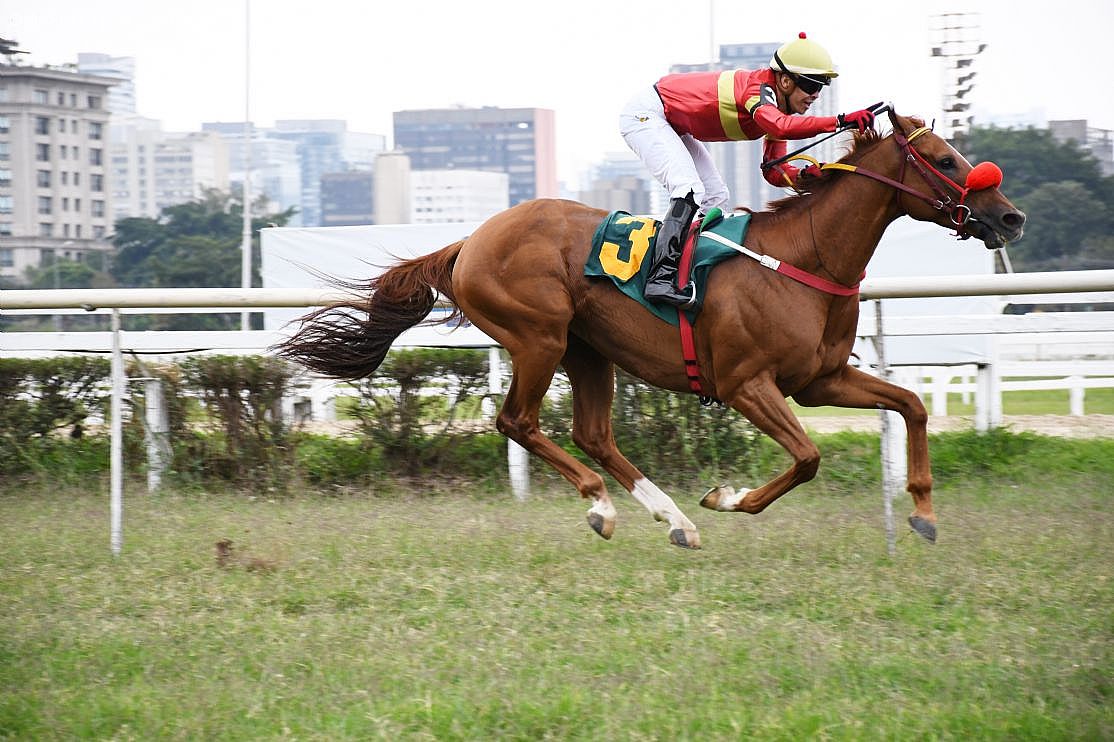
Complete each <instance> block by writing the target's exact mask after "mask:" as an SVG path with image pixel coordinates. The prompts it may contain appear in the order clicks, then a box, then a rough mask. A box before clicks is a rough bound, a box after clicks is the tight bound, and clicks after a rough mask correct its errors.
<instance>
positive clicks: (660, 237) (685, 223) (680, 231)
mask: <svg viewBox="0 0 1114 742" xmlns="http://www.w3.org/2000/svg"><path fill="white" fill-rule="evenodd" d="M695 217H696V201H695V199H694V198H693V194H692V192H691V191H690V192H689V193H688V194H686V195H685V197H684V198H674V199H670V201H669V211H668V212H667V213H666V215H665V219H664V220H663V221H662V223H661V228H659V229H658V232H657V235H656V237H655V238H654V259H653V263H652V264H651V266H650V275H649V277H648V278H647V279H646V286H645V287H644V288H643V290H642V295H643V296H644V297H646V300H647V301H652V302H662V303H666V304H672V305H673V306H677V307H687V306H691V305H693V304H695V303H696V283H695V282H692V281H689V283H688V285H686V286H684V287H680V286H678V285H677V266H678V265H679V263H680V262H681V253H683V252H684V248H685V237H686V236H687V235H688V230H689V227H690V226H691V224H692V220H693V219H694V218H695Z"/></svg>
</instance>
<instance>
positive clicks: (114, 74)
mask: <svg viewBox="0 0 1114 742" xmlns="http://www.w3.org/2000/svg"><path fill="white" fill-rule="evenodd" d="M77 71H78V72H81V73H82V74H86V75H97V76H98V77H108V78H112V79H113V80H115V81H116V82H115V83H114V84H113V85H112V88H111V89H110V90H109V92H108V106H107V107H108V112H109V114H111V115H112V116H113V117H114V118H115V117H116V116H129V115H135V113H136V107H135V57H114V56H112V55H111V54H100V53H97V52H82V53H80V54H78V55H77ZM113 123H115V121H113Z"/></svg>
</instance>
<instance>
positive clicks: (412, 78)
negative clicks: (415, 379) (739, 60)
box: [0, 0, 1114, 187]
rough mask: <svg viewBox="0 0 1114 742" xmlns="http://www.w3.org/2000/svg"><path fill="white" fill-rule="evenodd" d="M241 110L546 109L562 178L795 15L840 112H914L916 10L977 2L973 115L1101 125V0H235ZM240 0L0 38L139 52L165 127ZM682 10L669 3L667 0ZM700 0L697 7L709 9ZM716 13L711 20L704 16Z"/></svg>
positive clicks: (41, 3)
mask: <svg viewBox="0 0 1114 742" xmlns="http://www.w3.org/2000/svg"><path fill="white" fill-rule="evenodd" d="M250 3H251V6H250V7H251V13H250V16H251V22H250V40H251V41H250V49H251V55H250V58H251V74H250V83H251V85H250V88H251V92H250V107H251V114H252V118H253V119H254V120H255V121H256V122H257V124H259V125H262V126H267V125H270V124H272V123H273V122H274V121H275V120H276V119H297V118H334V119H344V120H347V121H348V122H349V128H350V129H351V130H354V131H366V132H372V133H378V134H384V135H386V136H387V137H388V140H389V139H390V136H391V112H392V111H397V110H402V109H412V108H442V107H448V106H453V105H457V104H460V105H465V106H484V105H491V106H500V107H504V108H510V107H520V106H522V107H538V108H550V109H553V110H555V111H556V115H557V150H558V161H559V170H560V177H561V178H562V179H563V180H565V181H567V182H569V183H570V184H571V185H573V186H574V187H575V184H576V182H577V178H578V175H579V171H580V170H581V169H582V168H584V167H586V166H587V165H589V164H590V163H591V162H593V161H595V160H598V159H599V158H600V157H601V156H602V155H603V154H604V153H606V152H610V151H624V150H625V145H624V144H623V141H622V139H621V138H620V137H619V135H618V133H617V121H616V119H617V116H618V111H619V108H620V107H621V106H622V104H623V103H624V102H625V101H626V99H627V98H629V97H630V95H631V94H632V93H633V92H634V91H635V90H636V89H638V88H640V87H642V86H646V85H649V84H651V83H652V82H653V81H655V80H656V79H657V78H658V77H660V76H661V75H662V74H664V73H666V72H667V71H668V68H669V65H670V64H672V63H677V62H704V61H707V60H708V59H709V56H710V50H711V49H712V44H713V42H714V43H715V44H724V43H750V42H768V41H776V42H781V41H785V40H788V39H791V38H793V37H795V36H796V34H797V32H798V31H802V30H803V31H807V32H808V34H809V37H810V38H812V39H813V40H815V41H817V42H819V43H821V44H822V45H823V46H825V47H826V48H827V49H828V51H829V52H830V53H831V55H832V57H833V59H834V60H835V63H836V66H837V68H838V69H839V71H840V73H841V83H842V91H841V101H840V108H841V109H842V110H852V109H855V108H861V107H863V106H866V105H869V104H870V103H873V102H875V101H877V100H883V99H884V100H890V101H893V102H894V103H895V105H896V107H897V109H898V111H900V112H902V113H910V114H918V115H922V116H924V117H927V118H931V117H933V116H934V115H936V113H937V111H938V109H939V107H940V96H941V89H942V85H941V82H942V73H941V70H940V68H939V67H938V66H937V64H936V62H935V61H934V60H932V59H931V58H930V57H929V48H930V46H931V43H930V41H931V34H930V31H929V28H930V25H931V24H930V17H931V16H936V15H939V14H941V13H951V12H976V13H978V14H979V20H980V34H981V38H982V41H984V42H985V43H987V44H988V47H987V49H986V51H985V52H983V54H982V55H981V56H980V57H979V58H978V60H977V62H976V69H977V70H978V77H977V80H976V82H977V86H976V88H975V90H974V91H973V94H972V99H973V102H974V104H975V106H976V111H977V112H985V113H989V114H994V115H1007V114H1015V113H1029V114H1030V118H1033V119H1037V120H1043V119H1044V118H1050V119H1066V118H1086V119H1088V120H1089V121H1090V124H1091V126H1096V127H1099V128H1105V129H1114V95H1112V91H1114V84H1112V83H1111V81H1110V75H1109V70H1110V68H1111V64H1110V63H1109V62H1108V61H1106V56H1107V55H1109V54H1110V49H1109V46H1108V45H1110V44H1111V32H1112V30H1114V2H1112V1H1111V0H1057V1H1056V2H1043V1H1042V2H1034V1H1033V0H1012V1H1011V0H952V1H951V2H940V1H939V0H926V1H925V2H921V3H908V2H905V3H892V2H886V3H883V2H877V0H874V1H871V2H834V1H833V0H825V1H824V2H813V1H812V0H798V1H797V2H788V3H781V4H768V3H755V2H753V0H712V2H709V0H687V1H686V0H625V1H623V2H612V1H611V0H563V1H562V2H560V3H533V2H530V0H473V1H472V2H460V1H459V0H454V1H449V0H425V1H424V2H423V1H422V0H411V1H410V2H398V1H397V0H392V1H390V2H380V1H379V0H314V1H313V2H307V1H306V0H250ZM244 7H245V0H190V2H185V3H180V4H178V3H173V2H169V1H167V0H3V3H2V4H0V36H3V37H5V38H14V39H16V40H18V41H19V43H20V45H21V48H24V49H28V50H30V51H31V52H32V54H31V55H29V56H25V57H24V59H25V60H26V61H27V62H28V63H33V64H44V63H48V64H62V63H67V62H75V61H76V59H77V54H78V52H102V53H107V54H111V55H115V56H133V57H135V59H136V65H137V70H136V85H137V98H138V108H139V113H141V114H143V115H145V116H149V117H151V118H156V119H160V120H162V122H163V124H164V127H165V128H166V129H167V130H171V131H187V130H194V129H198V128H199V127H200V124H201V122H202V121H242V120H243V118H244V100H245V90H244V88H245V85H244V79H245V72H244V70H245V12H244ZM682 8H684V9H686V11H685V15H683V16H682V15H681V9H682ZM710 9H712V10H710ZM710 15H711V17H712V18H714V22H713V23H709V16H710Z"/></svg>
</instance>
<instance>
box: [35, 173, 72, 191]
mask: <svg viewBox="0 0 1114 742" xmlns="http://www.w3.org/2000/svg"><path fill="white" fill-rule="evenodd" d="M63 175H65V173H63ZM35 184H36V185H37V186H38V187H39V188H50V171H49V170H39V171H38V172H37V173H36V174H35Z"/></svg>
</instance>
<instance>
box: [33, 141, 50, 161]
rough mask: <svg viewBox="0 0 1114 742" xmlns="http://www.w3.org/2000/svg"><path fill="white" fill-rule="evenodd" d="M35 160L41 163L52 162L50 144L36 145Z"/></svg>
mask: <svg viewBox="0 0 1114 742" xmlns="http://www.w3.org/2000/svg"><path fill="white" fill-rule="evenodd" d="M35 159H36V160H38V161H39V162H50V145H49V144H36V145H35Z"/></svg>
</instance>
